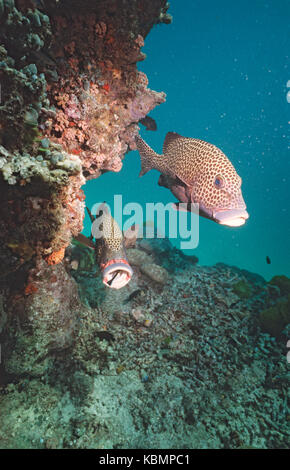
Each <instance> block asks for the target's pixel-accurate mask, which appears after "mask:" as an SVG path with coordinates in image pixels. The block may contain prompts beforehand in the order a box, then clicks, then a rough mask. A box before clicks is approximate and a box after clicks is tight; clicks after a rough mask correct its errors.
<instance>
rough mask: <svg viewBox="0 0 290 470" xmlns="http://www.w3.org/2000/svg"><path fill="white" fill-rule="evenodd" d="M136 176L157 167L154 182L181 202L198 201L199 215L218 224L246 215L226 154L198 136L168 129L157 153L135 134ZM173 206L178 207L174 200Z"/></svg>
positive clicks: (237, 221)
mask: <svg viewBox="0 0 290 470" xmlns="http://www.w3.org/2000/svg"><path fill="white" fill-rule="evenodd" d="M136 145H137V149H138V151H139V153H140V156H141V165H142V169H141V172H140V176H142V175H144V174H145V173H147V172H148V171H149V170H151V169H152V168H154V169H156V170H158V171H160V173H161V175H160V177H159V181H158V184H159V185H160V186H164V187H165V188H168V189H170V191H171V192H172V194H174V196H175V197H176V198H177V199H178V200H179V201H180V202H182V203H187V204H189V207H188V209H189V210H190V207H191V206H190V204H191V203H194V204H197V203H198V204H199V215H201V216H202V217H206V218H207V219H210V220H213V221H214V222H217V223H218V224H222V225H228V226H230V227H238V226H240V225H243V224H244V223H245V221H246V219H248V217H249V214H248V213H247V211H246V205H245V202H244V199H243V196H242V192H241V184H242V180H241V178H240V177H239V175H238V174H237V172H236V170H235V168H234V166H233V165H232V163H231V162H230V160H229V159H228V158H227V157H226V155H225V154H224V153H223V152H222V151H221V150H220V149H219V148H217V147H216V146H215V145H212V144H210V143H208V142H205V141H203V140H200V139H192V138H188V137H182V136H181V135H179V134H177V133H175V132H168V133H167V135H166V137H165V140H164V144H163V155H158V154H157V153H156V152H155V151H154V150H152V149H151V148H150V147H149V145H147V144H146V142H145V141H144V140H143V139H142V138H141V137H139V136H137V137H136ZM175 208H176V209H177V210H179V207H178V203H176V204H175Z"/></svg>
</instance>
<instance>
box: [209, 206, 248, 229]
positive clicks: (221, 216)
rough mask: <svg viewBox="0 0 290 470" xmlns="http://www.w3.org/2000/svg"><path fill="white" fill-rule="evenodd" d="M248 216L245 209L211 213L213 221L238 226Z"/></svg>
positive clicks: (242, 223)
mask: <svg viewBox="0 0 290 470" xmlns="http://www.w3.org/2000/svg"><path fill="white" fill-rule="evenodd" d="M248 218H249V214H248V212H247V211H246V210H245V209H228V210H222V211H217V212H214V213H213V219H214V221H215V222H217V223H218V224H220V225H227V226H228V227H240V226H241V225H244V223H245V222H246V220H247V219H248Z"/></svg>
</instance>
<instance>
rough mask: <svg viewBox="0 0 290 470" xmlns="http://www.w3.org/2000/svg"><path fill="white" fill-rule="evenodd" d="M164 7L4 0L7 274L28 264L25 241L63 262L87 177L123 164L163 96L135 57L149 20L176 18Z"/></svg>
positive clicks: (77, 226)
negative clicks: (144, 121)
mask: <svg viewBox="0 0 290 470" xmlns="http://www.w3.org/2000/svg"><path fill="white" fill-rule="evenodd" d="M167 9H168V4H167V3H166V1H165V0H157V1H156V0H147V1H146V2H145V1H143V0H140V1H139V0H138V1H137V0H136V1H125V0H124V1H122V2H117V1H114V0H110V1H97V0H84V1H82V2H79V1H68V0H58V1H57V0H43V1H42V2H34V1H28V0H18V1H16V2H14V0H4V1H3V0H2V1H0V21H1V32H0V41H1V45H0V81H1V105H0V193H1V202H0V213H1V223H2V231H1V235H0V245H1V250H0V258H1V261H2V262H3V266H5V269H4V272H2V274H6V273H10V272H11V271H14V270H15V269H18V268H19V267H20V266H22V264H23V262H27V261H28V260H27V259H25V260H24V261H23V257H21V256H20V255H19V253H20V252H21V249H22V247H23V244H27V245H29V247H30V249H29V253H30V254H31V257H30V258H33V255H37V256H38V257H42V258H44V259H46V260H47V259H52V258H53V259H60V257H58V256H57V253H59V252H60V250H63V249H64V248H65V247H66V246H68V244H69V242H70V239H71V236H75V235H76V234H77V233H78V232H79V231H80V230H81V228H82V220H83V216H84V201H83V199H84V196H83V193H82V190H81V186H82V185H83V184H84V182H85V179H91V178H96V177H98V176H100V175H101V174H102V173H103V172H104V171H120V169H121V167H122V159H123V157H124V155H125V153H126V152H127V151H129V150H130V149H133V148H134V137H135V135H136V134H137V132H138V121H139V120H140V119H141V118H143V117H145V116H146V115H147V114H148V113H149V112H150V110H152V109H153V108H154V107H155V106H156V105H157V104H159V103H162V102H163V101H164V100H165V95H164V93H162V92H161V93H158V92H155V91H152V90H150V89H149V88H148V87H147V85H148V80H147V77H146V76H145V74H144V73H142V72H140V71H138V70H137V66H136V64H137V62H138V61H140V60H143V59H144V58H145V55H144V54H143V53H142V52H141V47H142V46H143V44H144V37H145V36H146V35H147V34H148V32H149V31H150V29H151V27H152V26H153V25H154V24H155V23H161V22H163V23H168V22H170V15H168V14H167ZM16 207H17V208H16ZM10 209H11V210H10ZM9 243H10V244H11V243H12V245H13V250H11V247H9V246H8V244H9ZM17 247H18V248H17ZM54 253H56V255H54Z"/></svg>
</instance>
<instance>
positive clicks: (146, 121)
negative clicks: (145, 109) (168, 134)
mask: <svg viewBox="0 0 290 470" xmlns="http://www.w3.org/2000/svg"><path fill="white" fill-rule="evenodd" d="M139 122H140V123H141V124H143V126H145V128H146V131H157V124H156V121H155V119H153V118H152V117H150V116H145V117H144V118H143V119H140V121H139Z"/></svg>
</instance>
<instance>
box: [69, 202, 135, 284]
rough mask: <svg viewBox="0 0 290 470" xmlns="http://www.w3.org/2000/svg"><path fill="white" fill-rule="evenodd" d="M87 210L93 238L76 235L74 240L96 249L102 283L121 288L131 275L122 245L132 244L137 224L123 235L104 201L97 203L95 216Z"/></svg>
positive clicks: (131, 271)
mask: <svg viewBox="0 0 290 470" xmlns="http://www.w3.org/2000/svg"><path fill="white" fill-rule="evenodd" d="M87 211H88V213H89V216H90V219H91V222H92V230H91V233H92V237H91V238H90V239H89V238H87V237H85V236H84V235H82V234H79V235H78V236H77V237H76V239H77V240H78V241H79V242H80V243H82V244H84V245H86V246H88V247H90V248H92V249H94V250H95V255H96V262H97V264H98V265H99V267H100V269H101V272H102V277H103V283H104V284H105V285H106V286H107V287H110V288H113V289H121V288H122V287H124V286H125V285H126V284H127V283H128V282H129V281H130V280H131V277H132V275H133V270H132V268H131V266H130V265H129V262H128V260H127V255H126V249H125V248H126V246H129V245H130V243H132V239H133V238H134V236H135V237H137V234H138V228H139V227H137V226H136V227H134V228H132V227H130V229H129V230H128V231H127V232H126V233H125V234H124V235H123V233H122V231H121V229H120V228H119V226H118V224H117V222H116V221H115V220H114V218H113V217H112V216H111V213H110V211H109V208H108V206H106V204H105V203H104V204H101V206H99V208H98V214H97V215H96V216H95V217H94V216H93V215H92V214H91V212H90V211H89V209H88V208H87ZM93 238H94V239H95V240H94V241H93Z"/></svg>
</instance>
